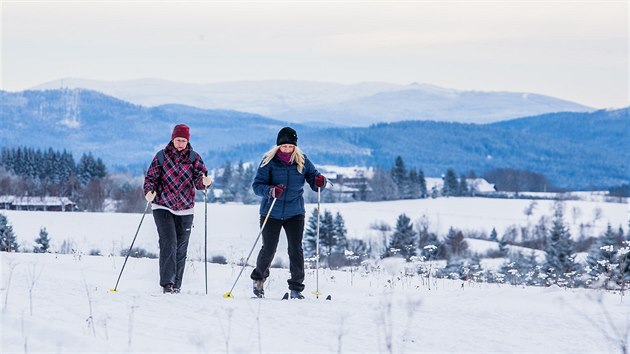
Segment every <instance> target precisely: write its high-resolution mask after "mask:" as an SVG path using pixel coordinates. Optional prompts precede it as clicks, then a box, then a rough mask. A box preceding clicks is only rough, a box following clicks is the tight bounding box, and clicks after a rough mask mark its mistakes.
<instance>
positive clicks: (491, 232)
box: [490, 227, 499, 241]
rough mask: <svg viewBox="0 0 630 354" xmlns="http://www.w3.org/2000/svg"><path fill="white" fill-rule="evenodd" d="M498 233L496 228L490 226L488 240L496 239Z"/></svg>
mask: <svg viewBox="0 0 630 354" xmlns="http://www.w3.org/2000/svg"><path fill="white" fill-rule="evenodd" d="M498 240H499V239H498V233H497V229H496V228H494V227H493V228H492V231H490V241H498Z"/></svg>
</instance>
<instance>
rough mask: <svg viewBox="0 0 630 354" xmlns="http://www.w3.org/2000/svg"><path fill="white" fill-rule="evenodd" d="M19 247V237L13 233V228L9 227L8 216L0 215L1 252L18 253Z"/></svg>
mask: <svg viewBox="0 0 630 354" xmlns="http://www.w3.org/2000/svg"><path fill="white" fill-rule="evenodd" d="M18 249H19V246H18V244H17V237H16V236H15V234H14V233H13V226H11V225H9V220H8V219H7V217H6V216H4V215H2V214H0V251H4V252H17V251H18Z"/></svg>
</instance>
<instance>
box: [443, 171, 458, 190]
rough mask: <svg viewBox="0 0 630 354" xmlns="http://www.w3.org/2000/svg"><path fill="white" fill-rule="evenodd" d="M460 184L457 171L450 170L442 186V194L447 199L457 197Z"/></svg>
mask: <svg viewBox="0 0 630 354" xmlns="http://www.w3.org/2000/svg"><path fill="white" fill-rule="evenodd" d="M458 188H459V183H458V182H457V175H456V174H455V170H453V169H452V168H449V169H448V170H447V171H446V175H445V176H444V185H443V186H442V194H443V195H444V196H446V197H450V196H454V195H457V189H458Z"/></svg>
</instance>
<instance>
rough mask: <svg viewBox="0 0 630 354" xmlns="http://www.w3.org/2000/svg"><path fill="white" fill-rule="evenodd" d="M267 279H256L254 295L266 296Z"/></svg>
mask: <svg viewBox="0 0 630 354" xmlns="http://www.w3.org/2000/svg"><path fill="white" fill-rule="evenodd" d="M264 285H265V281H264V280H254V285H253V289H252V290H253V291H254V295H255V296H256V297H259V298H263V297H265V288H264Z"/></svg>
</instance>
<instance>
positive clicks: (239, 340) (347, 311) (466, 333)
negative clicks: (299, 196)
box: [0, 198, 630, 353]
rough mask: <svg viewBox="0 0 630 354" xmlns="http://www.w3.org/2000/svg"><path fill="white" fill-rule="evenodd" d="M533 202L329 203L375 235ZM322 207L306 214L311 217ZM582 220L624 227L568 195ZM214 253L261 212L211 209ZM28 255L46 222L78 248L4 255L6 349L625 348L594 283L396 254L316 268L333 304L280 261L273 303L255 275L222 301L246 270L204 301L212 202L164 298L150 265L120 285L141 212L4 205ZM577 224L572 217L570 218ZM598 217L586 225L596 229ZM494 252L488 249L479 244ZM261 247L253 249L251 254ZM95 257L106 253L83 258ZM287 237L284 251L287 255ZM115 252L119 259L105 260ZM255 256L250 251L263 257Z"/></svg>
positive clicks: (618, 306)
mask: <svg viewBox="0 0 630 354" xmlns="http://www.w3.org/2000/svg"><path fill="white" fill-rule="evenodd" d="M537 203H538V206H537V208H535V212H534V214H533V215H532V216H530V221H531V222H534V221H533V220H536V219H537V218H538V217H539V216H541V215H549V214H550V210H549V209H550V207H551V205H552V203H551V202H549V201H538V202H537ZM527 205H529V201H524V200H496V199H480V198H440V199H432V200H412V201H397V202H382V203H349V204H323V205H322V208H323V209H328V210H331V211H333V212H336V211H337V210H338V211H340V212H341V213H342V215H343V216H344V218H345V219H346V225H347V227H348V231H349V236H350V237H356V238H364V239H368V238H378V237H379V236H378V234H377V233H376V232H375V231H373V230H371V229H370V224H371V223H373V222H374V221H377V220H379V221H384V222H386V223H389V224H390V225H392V226H393V225H394V222H395V219H396V217H397V216H398V215H399V214H400V213H403V212H405V213H407V214H408V215H410V216H411V218H412V220H414V221H416V220H417V219H419V218H420V217H421V216H422V215H426V216H427V217H428V219H429V221H430V225H431V229H432V230H435V231H439V232H440V233H441V234H443V233H445V232H446V230H447V229H448V227H450V226H454V227H458V228H462V229H471V230H473V229H483V230H485V231H486V232H489V230H490V229H491V228H492V227H496V228H497V230H499V232H501V230H502V229H503V228H505V227H507V226H509V225H513V224H518V225H523V224H527V222H528V220H527V217H526V215H525V214H524V213H523V209H524V208H525V207H526V206H527ZM313 207H314V206H313V205H309V206H308V208H309V213H310V210H311V208H313ZM565 208H566V209H567V210H571V209H572V208H579V209H580V210H581V211H582V212H581V216H580V217H579V218H578V217H576V218H575V220H574V219H573V218H572V217H571V216H568V217H567V223H568V224H569V225H570V227H571V228H575V227H576V225H579V223H581V222H587V221H589V220H588V219H591V218H592V215H593V214H592V213H593V212H594V211H595V210H596V209H598V208H599V209H600V210H601V215H602V217H601V219H599V220H598V221H597V223H596V224H595V227H594V228H593V230H592V232H593V233H594V234H598V233H599V232H600V231H601V230H603V228H605V225H606V223H607V222H610V223H611V224H612V225H614V226H615V227H616V226H618V225H624V227H625V225H627V220H628V214H627V213H628V210H627V205H624V204H611V203H594V202H579V201H571V202H567V203H566V206H565ZM208 210H209V217H208V220H209V240H208V241H209V242H208V243H209V247H208V248H209V252H210V253H211V254H221V255H224V256H226V257H227V258H228V260H229V261H231V262H235V261H238V260H239V259H240V258H241V257H245V256H246V255H247V252H248V251H249V249H250V248H251V246H252V243H253V240H254V239H255V236H256V234H257V231H258V230H257V227H258V225H257V217H256V215H257V206H244V205H230V204H228V205H217V204H210V205H209V208H208ZM2 213H3V214H5V215H6V216H7V217H8V219H9V222H10V223H11V224H12V225H13V228H14V231H15V233H16V234H17V237H18V240H19V241H21V243H22V247H30V244H31V241H30V240H32V239H34V238H35V237H37V234H38V232H39V228H40V227H46V228H47V230H48V231H49V235H50V237H51V238H52V249H53V250H57V249H59V247H61V244H62V243H63V242H64V241H66V243H73V244H74V247H73V248H74V249H75V252H74V253H73V254H66V255H61V254H33V253H6V252H0V265H1V266H0V268H1V278H0V303H1V305H0V306H2V320H1V321H2V322H1V328H2V331H1V343H0V345H1V346H0V351H1V352H2V353H18V352H19V353H33V352H35V353H37V352H57V353H67V352H75V353H87V352H109V353H138V352H151V353H166V352H176V353H193V352H204V353H207V352H226V353H413V352H478V353H488V352H501V353H505V352H531V353H578V352H581V353H619V352H621V349H620V348H621V345H622V343H628V341H629V340H630V338H628V335H629V332H628V330H629V328H630V322H629V321H630V317H629V309H630V306H629V305H630V304H629V303H628V301H629V300H628V296H627V294H626V296H625V297H621V296H620V295H619V294H616V293H608V292H602V291H594V290H587V289H568V290H567V289H560V288H556V287H551V288H524V287H512V286H509V285H498V284H477V283H472V282H462V281H452V280H443V279H439V280H436V279H434V278H431V279H427V278H420V277H417V276H411V274H414V273H415V267H416V266H417V265H414V264H410V263H408V264H405V263H403V262H402V261H401V260H400V259H386V260H384V261H382V262H381V263H380V264H379V265H378V266H377V267H376V268H374V267H372V266H367V265H366V266H361V267H358V268H355V269H353V270H352V271H330V270H323V269H322V270H320V271H319V289H320V290H321V292H322V293H323V294H324V295H328V294H330V295H332V297H333V300H332V301H325V300H323V299H322V298H320V299H317V298H315V297H314V296H313V295H311V294H310V293H311V292H312V291H314V290H315V289H316V288H317V283H316V272H315V270H313V269H310V270H307V274H306V280H305V284H306V290H305V293H306V294H308V298H307V299H306V300H303V301H298V300H290V301H279V299H280V298H281V297H282V295H283V294H284V292H286V291H287V285H286V279H287V278H288V276H289V275H288V270H287V269H286V268H284V269H281V268H273V269H272V270H271V276H270V278H269V281H268V282H267V284H266V294H267V296H268V298H267V299H264V300H258V299H252V298H250V297H251V282H250V280H249V277H248V275H249V272H250V271H251V268H250V267H247V268H246V269H245V271H244V272H243V276H242V278H241V279H240V280H239V281H238V282H237V283H236V286H235V288H234V291H233V295H234V297H235V298H234V299H224V298H223V296H222V295H223V294H224V293H225V292H227V291H228V290H230V289H231V287H232V285H233V284H234V281H235V279H236V276H237V274H238V273H239V270H240V267H239V266H237V265H235V264H234V263H231V264H228V265H217V264H208V274H209V286H208V294H207V295H206V294H205V277H204V264H203V263H201V262H199V259H201V257H202V255H203V224H202V220H203V206H202V205H197V209H196V220H197V223H196V228H195V229H194V231H193V235H192V238H191V240H192V241H191V245H190V247H189V255H190V257H189V260H188V262H187V266H186V274H185V278H184V284H183V287H182V288H183V292H182V293H181V294H178V295H171V294H161V293H160V289H159V287H158V273H157V271H158V262H157V260H156V259H146V258H144V259H136V258H129V260H128V262H127V265H126V268H125V270H124V273H123V275H122V278H121V280H120V283H119V285H118V290H119V291H118V292H111V291H109V289H111V288H113V287H114V286H115V284H116V279H117V277H118V274H119V272H120V269H121V266H122V264H123V261H124V258H123V257H120V256H118V254H119V253H118V252H119V251H120V249H123V248H128V247H129V244H130V242H131V239H132V237H133V233H134V231H135V230H136V228H137V225H138V222H139V221H140V219H141V215H140V214H111V213H59V212H47V213H46V212H26V211H21V212H18V211H2ZM576 215H577V214H576ZM591 221H592V220H591ZM471 245H472V247H475V248H483V247H488V242H485V241H475V242H471ZM136 246H139V247H143V248H146V249H147V250H149V251H157V237H156V232H155V225H154V224H153V220H152V218H151V215H150V214H147V215H146V218H145V220H144V224H143V225H142V227H141V229H140V233H139V235H138V239H137V241H136ZM259 247H260V244H258V246H257V247H256V251H257V250H258V248H259ZM93 248H98V249H100V250H101V251H102V252H103V254H105V255H106V256H88V255H86V254H87V252H89V250H91V249H93ZM285 249H286V243H281V245H280V246H279V247H278V255H277V256H278V257H280V258H281V257H282V255H283V254H284V253H286V251H285ZM109 253H113V254H115V255H116V256H108V255H107V254H109ZM255 254H256V253H254V256H255Z"/></svg>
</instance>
